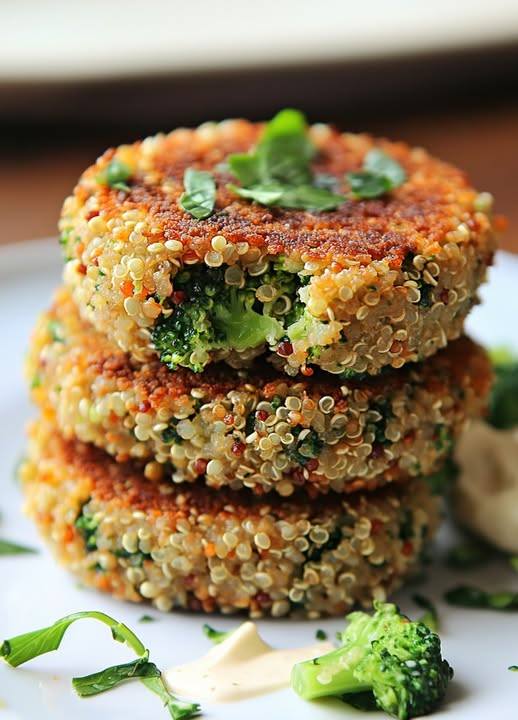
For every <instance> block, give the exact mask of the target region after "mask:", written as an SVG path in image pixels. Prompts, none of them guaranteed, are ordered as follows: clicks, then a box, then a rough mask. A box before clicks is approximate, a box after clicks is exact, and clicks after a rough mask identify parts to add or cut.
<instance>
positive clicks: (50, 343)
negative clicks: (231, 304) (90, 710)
mask: <svg viewBox="0 0 518 720" xmlns="http://www.w3.org/2000/svg"><path fill="white" fill-rule="evenodd" d="M28 373H29V376H30V379H31V384H32V395H33V398H34V400H35V401H36V403H37V404H38V405H39V406H40V407H41V408H42V409H43V410H44V411H45V413H46V415H47V416H48V417H54V418H55V422H56V424H57V426H58V428H59V430H60V432H61V433H63V435H64V436H65V438H67V439H74V438H77V439H79V440H81V441H83V442H89V443H93V444H95V445H97V446H98V447H101V448H103V449H104V450H106V451H107V452H108V453H109V454H110V455H112V456H114V457H115V458H116V459H117V460H119V461H126V460H128V459H138V460H141V461H144V463H145V466H144V470H143V472H144V475H145V477H146V478H148V479H149V480H155V481H162V480H168V479H170V480H172V481H173V482H175V483H182V482H194V481H196V480H198V479H200V480H203V481H204V482H205V483H206V484H207V485H209V486H211V487H215V488H219V487H222V486H229V487H230V488H232V489H239V488H243V487H246V488H251V489H252V490H253V491H254V492H255V493H256V494H261V493H264V492H267V491H270V490H275V491H277V493H279V494H280V495H283V496H289V495H291V494H292V493H294V492H295V490H296V489H297V487H299V486H304V488H305V489H306V490H307V491H308V492H309V493H310V494H311V495H313V494H316V493H322V492H328V491H330V490H333V491H337V492H351V491H356V490H358V489H369V490H372V489H373V488H375V487H377V486H380V485H384V484H386V483H388V482H391V481H394V480H406V479H408V478H411V477H418V476H420V475H428V474H430V473H433V472H434V471H435V470H436V469H438V467H439V466H440V465H441V463H442V461H443V460H444V458H445V457H446V456H447V455H448V454H449V452H450V451H451V447H452V443H453V441H454V439H455V438H456V437H457V435H458V433H459V432H460V430H461V429H462V428H463V426H464V423H465V421H466V419H468V418H472V417H477V416H479V415H480V414H481V413H482V412H483V410H484V409H485V405H486V400H487V394H488V392H489V388H490V383H491V377H492V374H491V369H490V363H489V360H488V358H487V356H486V354H485V352H484V351H483V350H482V348H480V347H479V346H477V345H476V344H475V343H473V342H471V341H470V340H468V339H467V338H461V339H459V340H457V341H454V342H452V343H450V345H449V346H448V347H447V348H446V349H445V350H443V351H441V352H440V353H438V354H437V355H435V356H434V357H432V358H430V359H428V360H427V361H425V362H423V363H420V364H412V365H407V366H406V367H404V368H402V369H400V370H387V371H385V372H384V373H382V374H381V375H379V376H377V377H367V378H364V379H363V380H361V381H359V380H354V381H353V380H347V381H342V383H338V382H336V381H334V382H333V378H329V376H327V375H325V374H324V373H321V374H316V375H314V376H313V377H311V378H303V377H302V378H299V379H288V378H286V376H284V375H283V374H282V373H276V372H275V370H274V369H273V368H271V367H270V366H268V364H266V363H263V364H262V365H261V366H257V365H256V366H254V367H253V368H251V369H249V370H246V371H244V370H243V371H235V370H232V369H230V368H229V367H228V366H227V365H225V364H223V363H220V364H218V365H213V366H210V367H208V368H206V370H205V372H204V373H203V374H201V375H198V374H195V373H192V372H190V371H188V370H185V369H180V370H178V371H176V372H173V371H170V370H168V369H167V368H166V367H165V366H164V365H163V364H162V363H160V362H159V361H158V360H152V361H150V362H148V363H144V364H140V363H138V362H136V361H135V360H133V359H132V358H131V357H129V356H128V355H127V354H126V353H124V352H122V351H121V350H119V349H118V348H117V347H116V346H115V345H114V344H113V343H111V342H110V341H109V340H107V339H106V338H105V337H104V336H102V335H100V334H99V333H97V332H96V331H95V330H94V329H93V328H92V327H91V326H89V325H88V324H86V323H85V322H84V321H83V320H81V319H80V317H79V314H78V311H77V309H76V307H75V304H74V302H73V301H72V298H71V296H70V293H69V291H68V290H66V289H61V290H59V291H58V293H57V295H56V298H55V301H54V304H53V306H52V308H51V310H50V311H49V312H48V313H46V314H45V315H43V316H42V317H41V318H40V320H39V322H38V325H37V328H36V331H35V333H34V337H33V340H32V345H31V349H30V353H29V358H28Z"/></svg>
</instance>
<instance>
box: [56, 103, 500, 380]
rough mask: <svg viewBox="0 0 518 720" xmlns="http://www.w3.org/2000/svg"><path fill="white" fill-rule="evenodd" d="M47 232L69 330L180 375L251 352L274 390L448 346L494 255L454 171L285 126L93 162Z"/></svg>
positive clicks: (247, 128)
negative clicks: (53, 244) (72, 308)
mask: <svg viewBox="0 0 518 720" xmlns="http://www.w3.org/2000/svg"><path fill="white" fill-rule="evenodd" d="M200 171H203V172H200ZM243 195H244V197H243ZM185 208H187V209H185ZM60 230H61V233H62V235H61V242H62V244H63V246H64V251H65V254H66V259H67V264H66V269H65V281H66V283H67V284H68V285H69V287H71V288H72V291H73V296H74V299H75V301H76V303H77V305H78V307H79V309H80V312H81V313H82V315H83V317H85V318H86V319H87V320H89V321H91V322H92V323H93V324H94V325H95V327H96V328H97V329H98V330H99V331H100V332H103V333H105V334H106V335H107V336H109V337H110V338H111V339H112V340H114V341H115V342H116V343H117V344H118V345H119V346H120V347H121V348H122V349H123V350H125V351H130V352H131V353H132V354H133V355H134V357H135V358H136V359H137V360H146V359H149V358H150V357H151V356H152V355H154V354H158V355H159V356H160V358H161V359H162V361H164V362H165V363H166V364H167V365H168V366H169V367H171V368H172V369H175V368H176V367H178V366H184V367H187V368H190V369H192V370H194V371H195V372H201V371H202V370H203V368H204V367H205V366H206V365H207V364H208V363H209V362H212V361H215V360H222V359H223V360H226V361H227V362H228V363H229V364H230V365H232V366H234V367H241V366H246V365H247V364H249V363H250V361H251V360H252V358H254V357H256V356H257V355H260V354H261V353H267V354H268V356H269V359H270V360H271V361H272V362H273V363H274V365H275V366H276V367H277V368H279V369H281V368H282V369H283V370H284V371H285V372H287V373H288V374H290V375H296V374H297V373H298V372H299V371H302V373H304V374H311V373H312V371H313V370H312V367H311V366H312V365H313V366H317V365H318V366H320V367H321V368H322V369H324V370H326V371H328V372H331V373H336V374H342V375H343V376H345V377H348V376H352V375H355V374H356V373H365V372H367V373H370V374H376V373H378V372H379V371H380V370H381V369H382V368H383V367H385V366H392V367H395V368H398V367H401V366H402V365H404V364H405V363H406V362H409V361H416V360H421V359H422V358H424V357H427V356H430V355H432V354H433V353H435V352H436V351H437V350H438V349H439V348H441V347H444V346H445V345H446V343H447V342H448V340H451V339H453V338H456V337H458V336H459V335H460V334H461V332H462V326H463V322H464V319H465V317H466V315H467V313H468V312H469V310H470V308H471V306H472V305H473V304H474V302H475V301H476V291H477V288H478V286H479V285H480V283H481V282H482V281H483V280H484V276H485V271H486V267H487V265H488V264H490V262H491V258H492V255H493V251H494V235H493V228H492V221H491V196H490V195H488V194H487V193H477V191H476V190H474V189H473V188H472V187H471V186H470V184H469V182H468V180H467V178H466V176H465V174H464V173H463V172H461V171H460V170H457V169H456V168H454V167H452V166H451V165H448V164H446V163H444V162H441V161H440V160H437V159H435V158H433V157H431V156H430V155H429V154H428V153H426V152H425V151H424V150H422V149H420V148H410V147H408V146H407V145H405V144H403V143H392V142H389V141H387V140H382V139H374V138H371V137H369V136H367V135H352V134H349V133H340V132H338V131H337V130H335V129H333V128H331V127H329V126H327V125H314V126H312V127H309V128H307V127H306V125H305V123H304V120H303V118H302V116H301V115H300V114H298V113H296V112H295V111H284V112H281V113H279V115H277V116H276V118H274V120H273V121H271V122H270V123H269V124H268V125H264V124H252V123H249V122H247V121H245V120H231V121H224V122H221V123H218V124H215V123H210V124H204V125H202V126H200V127H199V128H197V129H178V130H174V131H173V132H171V133H169V134H168V135H163V134H160V135H156V136H155V137H150V138H146V139H145V140H143V141H140V142H136V143H134V144H132V145H123V146H120V147H119V148H117V149H111V150H108V151H107V152H106V153H105V154H104V155H103V156H102V157H100V158H99V159H98V161H97V162H96V163H95V164H94V165H93V166H91V167H90V168H88V169H87V170H86V171H85V172H84V173H83V175H82V176H81V178H80V180H79V182H78V184H77V186H76V188H75V189H74V193H73V195H71V196H70V197H69V198H67V200H66V201H65V203H64V207H63V211H62V216H61V221H60Z"/></svg>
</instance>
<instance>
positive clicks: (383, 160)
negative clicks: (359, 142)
mask: <svg viewBox="0 0 518 720" xmlns="http://www.w3.org/2000/svg"><path fill="white" fill-rule="evenodd" d="M363 169H364V170H366V171H367V172H370V173H373V174H375V175H380V176H382V177H385V178H387V180H388V181H389V182H390V184H391V187H392V188H396V187H399V186H400V185H402V184H403V183H404V182H405V180H406V172H405V171H404V170H403V168H402V167H401V165H400V164H399V163H398V162H396V160H394V158H392V157H390V155H387V153H386V152H384V151H383V150H380V149H379V148H373V149H372V150H370V151H369V152H368V153H367V155H366V156H365V160H364V162H363Z"/></svg>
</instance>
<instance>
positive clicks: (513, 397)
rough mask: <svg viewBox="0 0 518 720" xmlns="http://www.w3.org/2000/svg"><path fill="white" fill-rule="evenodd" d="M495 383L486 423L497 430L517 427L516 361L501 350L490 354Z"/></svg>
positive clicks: (517, 386)
mask: <svg viewBox="0 0 518 720" xmlns="http://www.w3.org/2000/svg"><path fill="white" fill-rule="evenodd" d="M491 357H492V360H493V365H494V370H495V375H496V378H495V383H494V385H493V390H492V392H491V398H490V402H489V416H488V421H489V423H490V425H492V426H493V427H495V428H497V429H498V430H508V429H510V428H513V427H516V426H517V425H518V359H517V358H516V357H515V356H513V355H512V354H511V353H510V352H509V351H505V350H503V349H500V350H495V351H493V352H492V353H491Z"/></svg>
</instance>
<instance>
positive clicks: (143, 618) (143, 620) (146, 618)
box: [138, 615, 156, 623]
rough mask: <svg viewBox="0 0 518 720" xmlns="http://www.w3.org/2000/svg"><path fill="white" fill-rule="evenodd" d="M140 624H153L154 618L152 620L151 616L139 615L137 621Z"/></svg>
mask: <svg viewBox="0 0 518 720" xmlns="http://www.w3.org/2000/svg"><path fill="white" fill-rule="evenodd" d="M138 621H139V622H140V623H150V622H155V621H156V618H154V617H153V616H152V615H141V616H140V617H139V619H138Z"/></svg>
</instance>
